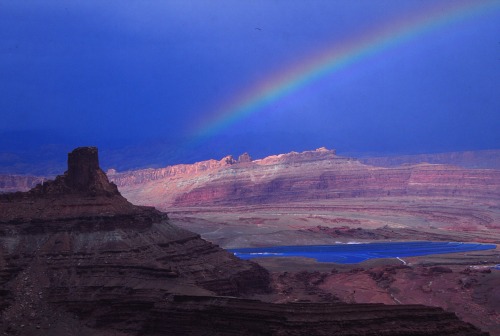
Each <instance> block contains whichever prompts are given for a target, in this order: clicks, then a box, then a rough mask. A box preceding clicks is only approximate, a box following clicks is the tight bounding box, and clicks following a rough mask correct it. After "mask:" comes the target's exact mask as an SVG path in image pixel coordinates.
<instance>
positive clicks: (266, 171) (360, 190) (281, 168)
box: [110, 148, 500, 208]
mask: <svg viewBox="0 0 500 336" xmlns="http://www.w3.org/2000/svg"><path fill="white" fill-rule="evenodd" d="M243 161H245V163H240V162H239V163H227V162H226V161H225V160H222V161H215V160H213V161H205V162H204V163H198V164H195V165H192V166H190V167H187V166H174V167H167V168H163V169H156V170H154V169H150V170H140V171H132V172H125V173H114V174H112V175H111V176H110V178H111V179H112V180H113V181H114V182H115V183H117V185H118V186H119V187H120V190H121V191H122V192H123V193H124V194H125V195H126V196H127V197H128V198H130V199H132V200H134V202H137V203H140V204H149V205H154V206H156V207H159V208H169V207H172V206H174V207H186V206H207V205H223V206H227V205H248V204H272V203H284V202H294V201H306V200H320V199H341V198H358V197H393V196H397V197H402V196H410V197H447V198H450V197H451V198H471V199H480V200H489V201H495V200H500V191H499V190H500V170H493V169H466V168H460V167H455V166H446V165H435V164H418V165H413V166H402V167H397V168H382V167H374V166H368V165H365V164H362V163H361V162H359V161H357V160H354V159H350V158H343V157H339V156H337V155H336V154H335V151H332V150H327V149H325V148H320V149H318V150H315V151H307V152H303V153H294V152H292V153H289V154H283V155H276V156H270V157H267V158H265V159H261V160H254V161H251V162H246V159H245V160H243Z"/></svg>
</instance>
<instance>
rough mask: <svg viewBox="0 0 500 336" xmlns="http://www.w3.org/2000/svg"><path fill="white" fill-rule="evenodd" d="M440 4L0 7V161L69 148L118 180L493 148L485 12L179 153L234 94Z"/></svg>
mask: <svg viewBox="0 0 500 336" xmlns="http://www.w3.org/2000/svg"><path fill="white" fill-rule="evenodd" d="M453 1H454V0H453ZM448 3H450V2H448V1H432V2H431V1H420V0H419V1H417V0H415V1H411V0H409V1H400V0H380V1H372V0H358V1H351V0H324V1H321V0H314V1H305V0H300V1H294V0H236V1H234V0H231V1H229V0H228V1H221V0H215V1H205V0H198V1H186V0H183V1H168V0H165V1H144V0H141V1H139V0H137V1H92V0H85V1H83V0H82V1H51V0H49V1H22V0H11V1H9V0H0V92H1V99H0V111H1V116H2V118H1V120H2V122H1V123H0V140H1V145H0V166H4V167H10V168H9V169H12V170H13V171H15V170H16V169H17V171H20V172H22V171H23V169H25V168H26V167H27V165H28V163H27V161H26V160H27V159H26V158H25V157H24V156H23V155H27V153H28V152H30V153H31V152H33V149H35V148H36V151H37V153H38V155H40V157H43V156H44V153H45V152H44V151H46V155H45V156H46V157H50V155H52V154H49V153H52V152H57V151H59V150H62V151H63V152H64V151H67V150H70V149H71V148H72V147H74V146H79V145H97V146H99V147H100V148H102V151H104V152H105V153H107V154H108V155H109V157H113V158H114V159H108V160H109V161H108V165H115V166H119V168H123V169H126V168H131V167H134V166H141V165H147V164H148V162H151V165H164V164H171V163H180V162H189V161H193V160H199V159H208V158H211V157H214V158H220V156H222V155H224V154H233V155H238V154H240V153H241V152H243V151H248V152H250V153H251V154H253V156H254V157H262V156H264V155H268V154H274V153H279V152H284V151H291V150H296V151H300V150H305V149H313V148H316V147H320V146H327V147H329V148H337V149H338V151H339V152H340V153H349V152H377V153H417V152H437V151H456V150H469V149H491V148H500V91H499V88H500V2H499V5H498V6H496V7H494V8H493V7H492V8H493V9H490V10H489V11H487V12H483V13H479V14H477V15H471V16H469V17H466V18H464V19H463V20H459V21H456V22H452V23H449V24H446V25H443V26H441V27H439V28H436V29H433V30H430V31H429V32H427V33H425V34H421V35H419V36H417V37H415V38H413V39H410V40H408V41H406V42H404V43H400V44H397V45H396V46H394V47H392V48H389V49H387V50H385V51H383V52H381V53H378V54H375V55H374V56H372V57H368V58H366V59H363V60H361V61H360V62H357V63H355V64H354V65H353V66H350V67H348V68H346V69H344V70H343V71H341V72H340V73H336V74H333V75H332V76H326V77H323V78H322V79H321V80H320V81H318V82H315V83H313V84H312V85H310V86H307V87H304V88H303V89H301V90H299V91H297V92H294V93H293V94H292V95H291V96H288V97H286V99H282V100H279V101H277V102H275V103H274V104H271V105H269V106H267V107H265V109H264V110H263V111H261V112H259V113H255V114H253V115H252V116H251V117H249V118H246V119H243V120H240V121H238V122H236V123H234V124H232V125H230V126H229V127H227V128H226V129H223V130H221V131H220V132H219V134H216V135H214V136H212V137H210V138H207V139H205V140H204V141H203V142H201V143H200V142H197V143H196V144H194V145H193V144H192V143H191V142H190V140H191V138H192V137H193V134H192V133H190V132H191V131H192V129H193V124H195V123H196V122H197V121H199V120H203V119H205V118H208V117H209V116H210V115H213V114H214V113H215V112H216V111H217V107H218V106H221V104H224V103H225V102H227V101H230V100H231V98H232V97H234V96H236V95H237V94H238V93H240V92H243V91H245V90H246V89H247V88H248V87H249V86H251V85H253V84H255V83H259V82H261V81H265V80H266V78H270V77H272V76H273V74H274V73H276V72H279V71H282V70H283V69H286V68H287V67H290V66H293V65H294V64H297V63H300V62H302V61H303V60H305V59H308V58H310V57H311V55H312V54H314V53H316V52H318V51H320V50H322V49H324V48H327V47H330V46H332V45H335V44H336V43H338V44H340V43H343V41H348V40H349V39H351V38H353V37H356V36H360V35H363V34H365V32H366V31H370V30H373V29H377V27H379V26H380V25H382V24H385V23H387V22H391V21H394V20H396V19H398V18H401V17H405V16H408V15H410V14H411V13H415V12H418V11H424V10H425V8H426V7H425V6H427V7H429V8H430V7H432V6H431V5H446V4H448ZM141 152H142V154H139V153H141ZM63 156H64V154H63ZM127 156H128V157H129V158H128V159H127ZM113 160H115V161H113ZM21 161H22V163H20V162H21ZM124 161H128V162H129V163H127V164H125V163H123V162H124ZM14 167H17V168H14ZM19 167H24V168H19ZM4 170H5V169H4Z"/></svg>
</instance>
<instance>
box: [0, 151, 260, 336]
mask: <svg viewBox="0 0 500 336" xmlns="http://www.w3.org/2000/svg"><path fill="white" fill-rule="evenodd" d="M0 214H1V215H0V265H1V272H0V314H1V318H0V321H1V322H0V325H2V329H1V330H3V331H5V332H7V333H13V334H19V333H20V334H24V333H25V332H26V330H28V329H29V328H28V327H29V326H31V327H34V326H35V325H36V326H37V327H38V328H40V329H43V330H45V331H47V330H48V331H50V330H52V329H51V324H52V326H53V325H54V323H55V322H54V321H53V319H52V322H51V319H50V318H49V317H50V316H51V315H50V314H51V312H52V311H53V310H54V309H62V310H63V311H65V312H70V313H72V314H76V316H78V317H79V318H80V319H82V321H85V323H86V324H87V325H89V326H91V327H99V326H104V327H105V326H109V325H115V324H116V323H118V324H120V323H123V324H126V325H128V326H127V327H123V328H125V329H130V330H133V331H134V333H136V332H139V331H140V330H142V328H144V323H145V321H146V320H147V319H146V318H145V317H144V314H146V315H147V314H149V313H148V312H149V311H150V310H151V309H152V308H153V307H154V306H155V304H156V303H157V302H158V301H161V300H163V298H164V297H165V296H166V295H171V294H173V293H177V294H179V293H181V294H198V295H232V296H240V295H250V294H253V293H265V292H267V291H268V286H269V275H268V273H267V271H265V270H264V269H263V268H262V267H260V266H258V265H257V264H255V263H250V262H244V261H242V260H239V259H237V258H236V257H234V256H233V255H232V254H230V253H227V252H226V251H224V250H222V249H221V248H219V247H218V246H216V245H214V244H211V243H209V242H207V241H205V240H203V239H201V238H200V237H199V235H197V234H195V233H192V232H190V231H187V230H183V229H180V228H178V227H176V226H174V225H171V224H170V223H169V222H168V217H167V215H166V214H165V213H162V212H159V211H157V210H156V209H154V208H151V207H141V206H135V205H132V204H131V203H129V202H128V201H127V200H126V199H125V198H124V197H122V196H121V195H120V194H119V192H118V190H117V188H116V185H114V184H112V183H109V181H108V179H107V177H106V175H105V174H104V172H103V171H102V170H101V169H100V168H99V164H98V160H97V149H96V148H92V147H91V148H79V149H76V150H75V151H73V152H72V153H70V154H69V157H68V171H67V172H66V173H64V175H61V176H58V177H57V178H56V179H55V180H54V181H49V182H45V183H44V184H43V185H38V186H37V187H36V188H34V189H32V190H31V191H29V192H26V193H14V194H5V195H1V196H0ZM109 314H111V315H112V317H110V315H109ZM132 315H133V316H132ZM24 327H26V328H28V329H23V328H24ZM49 333H50V332H49Z"/></svg>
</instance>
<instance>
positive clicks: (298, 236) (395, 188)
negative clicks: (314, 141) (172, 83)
mask: <svg viewBox="0 0 500 336" xmlns="http://www.w3.org/2000/svg"><path fill="white" fill-rule="evenodd" d="M494 153H496V152H494ZM483 154H484V153H482V154H481V155H473V154H471V153H469V154H464V155H457V154H456V153H455V154H454V155H450V156H449V157H448V159H450V158H451V159H454V160H455V162H462V163H464V162H465V163H467V164H466V166H468V167H471V166H474V164H473V161H474V160H475V159H477V158H481V157H482V156H484V155H483ZM422 157H423V158H424V159H427V160H429V159H430V158H431V159H432V158H434V160H441V162H445V159H446V156H445V155H441V156H438V157H436V156H431V157H429V156H422ZM417 158H418V157H417ZM411 159H412V160H416V158H415V157H411ZM380 160H381V159H379V161H380ZM395 160H396V159H393V161H391V162H394V161H395ZM495 160H497V158H491V156H490V160H489V161H488V162H489V163H487V164H489V165H490V166H491V162H496V161H495ZM476 161H477V160H476ZM380 163H381V162H379V164H380ZM380 165H381V164H380ZM385 165H386V166H391V164H387V163H386V164H385ZM476 166H477V167H484V165H482V164H481V163H480V162H476ZM108 174H109V175H110V178H111V179H112V180H114V181H115V182H116V183H117V184H118V186H119V188H120V190H121V191H122V192H123V194H124V195H125V196H126V197H127V198H128V199H131V200H134V202H137V203H139V204H148V205H154V206H156V207H158V208H160V209H162V210H164V211H167V212H168V213H169V216H170V218H171V220H172V222H173V223H175V224H176V225H179V226H180V227H184V228H187V229H189V230H192V231H195V232H198V233H200V234H201V236H202V237H203V238H205V239H207V240H209V241H212V242H214V243H216V244H218V245H220V246H221V247H224V248H238V247H257V246H274V245H315V244H336V243H355V242H373V241H381V240H383V241H405V240H407V241H414V240H430V241H463V242H482V243H494V244H498V243H499V242H500V192H499V191H500V170H496V169H491V168H474V169H473V168H467V167H460V166H458V165H456V166H452V165H444V164H431V163H422V162H416V163H413V164H407V165H403V166H396V167H392V168H387V167H380V166H370V165H366V164H363V163H361V162H360V161H358V160H355V159H351V158H343V157H339V156H337V155H336V154H335V151H331V150H327V149H324V148H322V149H318V150H316V151H310V152H304V153H289V154H283V155H276V156H272V157H268V158H264V159H261V160H251V159H250V158H249V157H248V155H245V156H243V157H240V158H239V159H238V160H235V159H233V158H232V157H226V158H224V159H223V160H221V161H215V160H212V161H206V162H200V163H196V164H193V165H182V166H173V167H167V168H165V169H156V170H153V169H151V170H142V171H132V172H125V173H117V172H114V171H111V172H108ZM404 261H405V262H406V263H407V264H403V263H402V262H401V261H399V260H396V259H384V260H370V261H367V262H364V263H361V264H355V265H341V264H331V263H318V262H315V261H313V260H308V259H304V258H289V259H288V258H287V259H280V258H269V259H256V262H258V263H259V264H260V265H262V266H264V267H265V268H266V269H268V270H270V271H271V272H272V274H273V279H275V282H274V284H275V286H277V288H278V292H280V293H281V294H280V295H278V297H277V298H276V299H277V300H278V301H279V300H283V301H291V300H292V301H293V300H310V301H318V300H319V301H321V300H329V299H331V298H332V297H335V298H338V299H339V300H341V301H343V302H363V303H366V302H381V303H387V304H401V303H423V304H427V305H434V306H439V307H443V308H445V309H447V310H449V311H453V312H455V313H457V314H458V315H459V316H460V317H461V318H463V319H464V320H466V321H469V322H471V323H474V324H477V325H480V326H481V327H482V328H483V329H485V330H488V331H490V332H491V333H492V334H494V335H499V334H500V310H499V307H498V306H497V305H496V303H495V302H497V301H498V295H499V294H498V288H500V275H499V273H500V271H497V270H494V269H492V267H493V266H495V265H497V264H500V251H499V250H498V249H497V250H492V251H483V252H471V253H465V254H464V253H458V254H449V255H434V256H423V257H413V258H410V259H409V260H404ZM436 267H437V268H436ZM440 270H441V271H440ZM381 274H382V275H381ZM384 274H385V275H384Z"/></svg>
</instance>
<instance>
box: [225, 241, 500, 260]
mask: <svg viewBox="0 0 500 336" xmlns="http://www.w3.org/2000/svg"><path fill="white" fill-rule="evenodd" d="M495 248H496V245H495V244H479V243H459V242H428V241H419V242H390V243H367V244H336V245H304V246H272V247H256V248H237V249H230V250H229V251H230V252H233V253H234V255H235V256H237V257H238V258H240V259H245V260H247V259H254V258H270V257H274V258H275V257H305V258H313V259H316V260H317V261H319V262H335V263H341V264H354V263H359V262H362V261H365V260H368V259H375V258H402V257H414V256H423V255H430V254H444V253H457V252H470V251H482V250H491V249H495Z"/></svg>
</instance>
